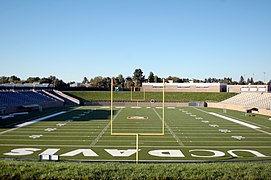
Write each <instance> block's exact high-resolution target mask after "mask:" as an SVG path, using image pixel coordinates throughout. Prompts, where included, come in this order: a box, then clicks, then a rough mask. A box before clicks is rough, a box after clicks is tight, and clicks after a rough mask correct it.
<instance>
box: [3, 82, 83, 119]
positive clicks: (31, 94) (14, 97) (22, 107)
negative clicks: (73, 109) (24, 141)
mask: <svg viewBox="0 0 271 180" xmlns="http://www.w3.org/2000/svg"><path fill="white" fill-rule="evenodd" d="M13 87H14V86H13ZM39 88H40V89H32V85H31V86H27V87H26V86H25V87H23V88H22V87H21V86H20V89H14V88H12V89H10V88H8V86H6V88H5V89H1V90H0V114H8V113H14V112H20V111H33V110H42V109H43V108H55V107H62V106H64V105H69V106H70V105H72V106H74V105H79V104H80V101H79V100H77V99H75V98H73V97H70V96H68V95H66V94H63V93H62V92H60V91H56V90H53V89H48V88H45V89H42V87H39Z"/></svg>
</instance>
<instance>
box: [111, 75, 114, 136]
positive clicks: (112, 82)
mask: <svg viewBox="0 0 271 180" xmlns="http://www.w3.org/2000/svg"><path fill="white" fill-rule="evenodd" d="M113 86H114V80H113V77H112V78H111V93H110V98H111V103H110V114H111V119H110V128H111V135H112V133H113Z"/></svg>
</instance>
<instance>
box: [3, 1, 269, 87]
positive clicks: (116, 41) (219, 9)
mask: <svg viewBox="0 0 271 180" xmlns="http://www.w3.org/2000/svg"><path fill="white" fill-rule="evenodd" d="M270 19H271V1H270V0H0V27H1V28H0V76H11V75H16V76H19V77H21V78H22V79H25V78H27V77H29V76H40V77H48V76H50V75H55V76H57V77H58V78H60V79H63V80H64V81H66V82H70V81H82V80H83V77H87V78H93V77H95V76H98V75H101V76H109V77H111V76H117V75H119V74H123V75H124V76H125V77H126V76H132V74H133V72H134V70H135V69H136V68H141V69H142V71H143V72H144V75H145V76H146V77H147V76H148V74H149V72H150V71H152V72H154V74H156V75H158V76H159V77H167V76H169V75H171V76H178V77H181V78H190V79H192V78H196V79H204V78H208V77H215V78H223V77H232V78H233V79H234V80H237V81H238V80H239V78H240V76H241V75H243V76H245V79H247V78H248V77H251V76H253V77H254V80H264V77H265V80H266V81H269V80H270V79H271V71H270V67H271V20H270ZM264 72H265V73H264Z"/></svg>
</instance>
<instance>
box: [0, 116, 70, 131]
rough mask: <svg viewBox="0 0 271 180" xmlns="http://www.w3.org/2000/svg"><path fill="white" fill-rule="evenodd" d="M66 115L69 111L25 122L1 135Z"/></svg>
mask: <svg viewBox="0 0 271 180" xmlns="http://www.w3.org/2000/svg"><path fill="white" fill-rule="evenodd" d="M64 113H67V111H61V112H58V113H55V114H51V115H48V116H45V117H41V118H38V119H35V120H33V121H29V122H25V123H22V124H18V125H16V128H12V129H9V130H6V131H3V132H0V135H2V134H5V133H7V132H10V131H14V130H16V129H19V128H21V127H25V126H28V125H31V124H34V123H36V122H39V121H43V120H45V119H49V118H52V117H55V116H58V115H61V114H64Z"/></svg>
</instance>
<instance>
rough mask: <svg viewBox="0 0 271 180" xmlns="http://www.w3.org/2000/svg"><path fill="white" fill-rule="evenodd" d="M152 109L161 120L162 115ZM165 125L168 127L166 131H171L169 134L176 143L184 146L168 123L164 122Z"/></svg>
mask: <svg viewBox="0 0 271 180" xmlns="http://www.w3.org/2000/svg"><path fill="white" fill-rule="evenodd" d="M153 111H154V112H155V113H156V115H157V116H158V117H159V119H160V120H161V121H162V117H161V116H160V114H158V112H157V111H156V110H155V109H153ZM165 126H166V128H167V129H168V131H169V132H170V133H171V135H172V136H173V137H174V139H175V140H176V141H177V143H178V144H179V145H180V146H185V145H184V144H183V143H182V141H181V140H180V139H179V137H178V136H176V134H175V133H174V132H173V130H172V129H171V128H170V127H169V125H168V124H167V123H166V122H165Z"/></svg>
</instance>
